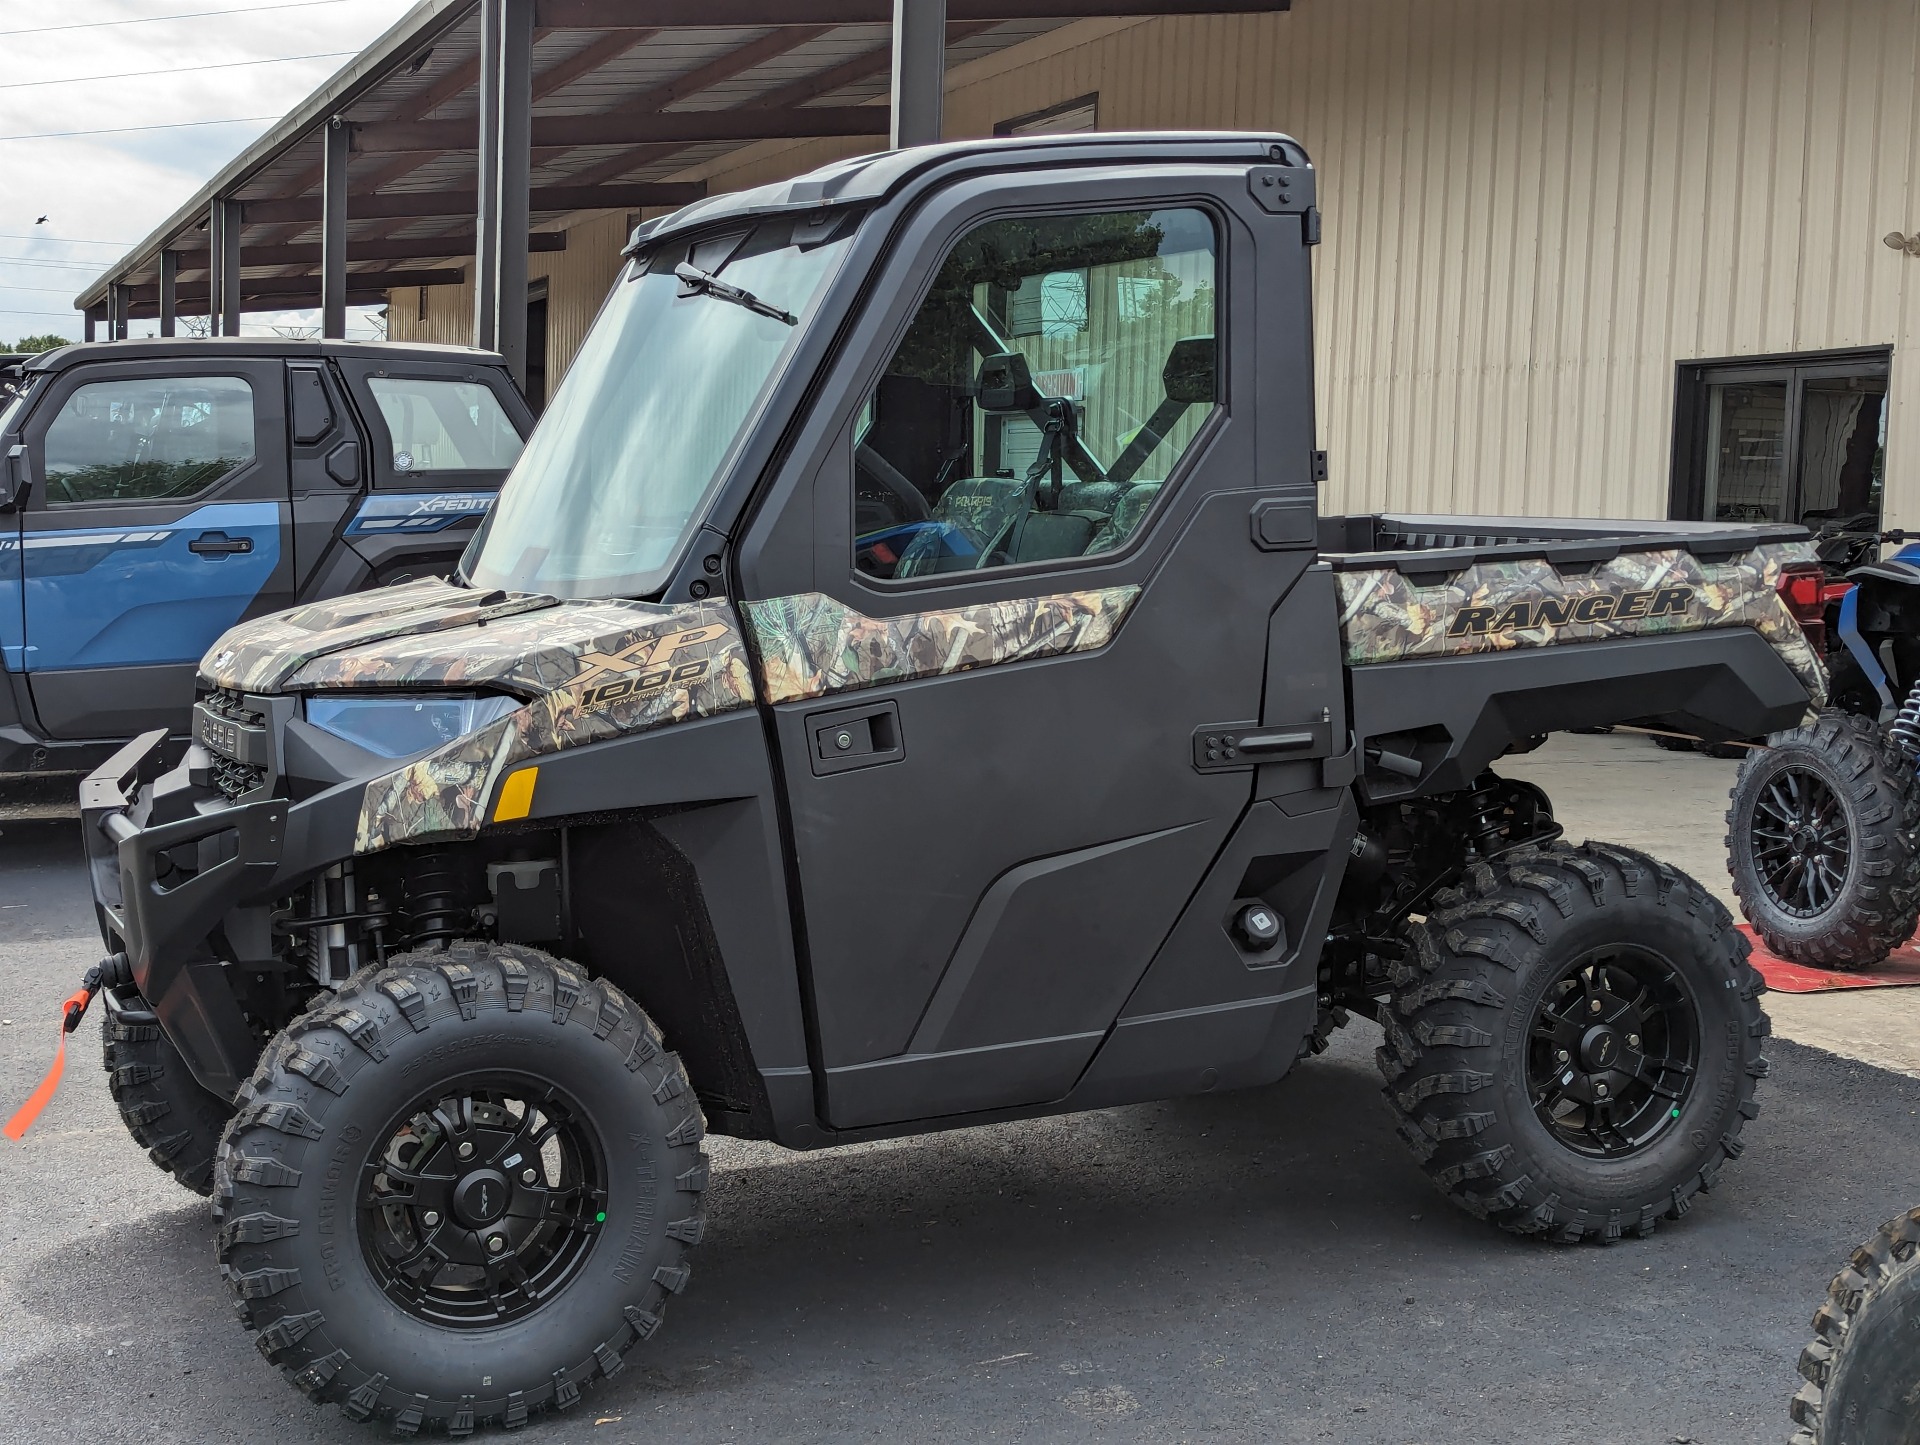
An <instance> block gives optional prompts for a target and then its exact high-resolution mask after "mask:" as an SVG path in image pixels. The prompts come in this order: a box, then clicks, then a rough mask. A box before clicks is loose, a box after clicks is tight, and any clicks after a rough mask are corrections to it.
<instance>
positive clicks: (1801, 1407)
mask: <svg viewBox="0 0 1920 1445" xmlns="http://www.w3.org/2000/svg"><path fill="white" fill-rule="evenodd" d="M1813 1329H1814V1337H1813V1342H1812V1343H1811V1344H1809V1345H1808V1346H1807V1347H1806V1349H1804V1350H1802V1351H1801V1352H1800V1374H1801V1376H1802V1377H1803V1378H1804V1379H1805V1380H1806V1382H1807V1383H1806V1384H1805V1385H1803V1386H1802V1387H1801V1389H1800V1393H1799V1394H1797V1395H1795V1396H1794V1397H1793V1419H1794V1423H1795V1424H1797V1425H1798V1426H1799V1427H1800V1428H1799V1429H1798V1430H1796V1431H1795V1432H1794V1435H1793V1445H1916V1442H1920V1414H1916V1413H1915V1411H1914V1406H1913V1401H1914V1399H1915V1398H1916V1396H1920V1355H1916V1354H1915V1352H1914V1349H1913V1339H1914V1334H1915V1331H1916V1330H1920V1209H1915V1210H1912V1211H1910V1212H1909V1213H1907V1214H1903V1215H1901V1216H1900V1217H1899V1218H1898V1219H1894V1220H1890V1221H1889V1222H1888V1223H1886V1224H1884V1225H1882V1226H1881V1227H1880V1232H1879V1233H1878V1234H1876V1235H1874V1237H1873V1238H1872V1239H1870V1240H1868V1241H1867V1242H1866V1243H1865V1244H1863V1245H1861V1246H1860V1247H1859V1248H1858V1249H1856V1250H1855V1251H1854V1252H1853V1258H1852V1259H1851V1260H1850V1261H1849V1262H1848V1264H1847V1267H1846V1268H1845V1269H1843V1270H1841V1271H1840V1273H1839V1274H1837V1275H1835V1276H1834V1280H1833V1284H1832V1285H1831V1286H1830V1287H1829V1288H1828V1290H1827V1302H1826V1303H1825V1304H1823V1305H1822V1306H1820V1309H1819V1311H1818V1312H1817V1313H1816V1314H1815V1315H1814V1317H1813Z"/></svg>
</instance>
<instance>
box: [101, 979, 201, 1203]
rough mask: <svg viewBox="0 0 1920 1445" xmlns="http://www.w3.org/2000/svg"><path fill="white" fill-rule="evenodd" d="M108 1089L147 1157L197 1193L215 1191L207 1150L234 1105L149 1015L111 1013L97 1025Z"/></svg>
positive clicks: (128, 1130)
mask: <svg viewBox="0 0 1920 1445" xmlns="http://www.w3.org/2000/svg"><path fill="white" fill-rule="evenodd" d="M100 1050H101V1064H102V1066H103V1067H104V1068H105V1069H106V1071H107V1092H108V1093H110V1094H112V1095H113V1103H114V1107H115V1108H117V1109H118V1110H119V1111H120V1121H121V1122H122V1123H123V1124H125V1125H126V1126H127V1132H128V1133H129V1134H131V1135H133V1141H134V1143H136V1144H138V1145H139V1146H140V1147H141V1148H142V1149H145V1150H146V1151H147V1158H149V1159H151V1160H152V1161H153V1162H154V1164H155V1165H156V1166H158V1167H159V1168H161V1169H164V1170H166V1171H167V1173H169V1174H171V1175H172V1176H173V1177H174V1178H175V1179H176V1180H177V1181H178V1182H179V1183H180V1184H182V1185H184V1186H185V1187H186V1188H188V1189H191V1190H192V1191H193V1192H194V1193H196V1194H211V1193H212V1192H213V1156H214V1154H215V1152H216V1151H217V1150H218V1149H219V1147H220V1132H221V1130H223V1129H225V1128H226V1127H227V1120H228V1119H230V1118H231V1117H232V1116H233V1105H231V1104H229V1103H228V1102H227V1101H226V1100H225V1099H223V1098H221V1097H220V1096H219V1095H218V1094H212V1093H209V1092H208V1091H207V1090H205V1089H203V1088H201V1087H200V1084H199V1082H198V1081H197V1080H196V1079H195V1078H194V1077H193V1075H192V1074H191V1073H190V1072H189V1071H188V1069H187V1061H186V1060H185V1059H183V1058H181V1057H180V1051H179V1050H178V1049H176V1048H174V1046H173V1045H172V1043H170V1042H169V1041H168V1039H167V1036H166V1035H165V1034H163V1033H162V1032H161V1031H160V1025H159V1024H158V1023H157V1022H154V1021H153V1019H152V1016H151V1015H141V1014H136V1013H131V1012H125V1011H117V1012H110V1013H108V1015H107V1020H106V1023H105V1024H104V1025H103V1026H102V1028H101V1032H100Z"/></svg>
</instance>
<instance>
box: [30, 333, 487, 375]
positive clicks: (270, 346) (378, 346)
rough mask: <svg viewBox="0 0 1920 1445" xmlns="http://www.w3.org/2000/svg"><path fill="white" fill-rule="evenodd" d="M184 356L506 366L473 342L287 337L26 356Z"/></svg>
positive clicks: (49, 364) (179, 339) (93, 344)
mask: <svg viewBox="0 0 1920 1445" xmlns="http://www.w3.org/2000/svg"><path fill="white" fill-rule="evenodd" d="M183 356H191V357H195V358H198V357H208V356H294V357H319V356H350V357H354V358H356V359H359V360H365V361H379V360H382V359H389V360H390V359H393V358H395V357H401V356H410V357H414V358H416V359H418V360H421V361H471V362H474V363H476V364H479V365H482V366H500V365H504V363H503V362H502V361H501V359H500V356H499V353H498V352H493V351H482V350H480V349H478V348H477V347H472V346H434V345H429V344H427V343H425V342H413V341H321V340H317V339H316V340H313V341H292V340H289V339H288V338H286V337H284V336H150V337H143V338H141V339H139V340H135V341H78V342H74V343H73V344H71V345H68V346H59V347H55V348H54V349H53V350H52V351H43V352H41V353H40V354H39V355H38V356H33V357H29V358H27V361H26V366H25V369H26V370H27V371H34V372H43V371H65V370H66V369H67V368H68V367H70V366H76V365H78V364H79V363H80V362H83V361H99V360H101V359H102V358H103V357H112V358H113V359H114V360H115V361H147V360H153V361H166V360H174V359H178V358H180V357H183Z"/></svg>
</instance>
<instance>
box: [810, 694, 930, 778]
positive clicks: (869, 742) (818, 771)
mask: <svg viewBox="0 0 1920 1445" xmlns="http://www.w3.org/2000/svg"><path fill="white" fill-rule="evenodd" d="M806 729H807V753H808V758H807V761H808V762H809V763H810V764H811V765H812V768H813V775H814V776H815V777H816V778H824V777H827V776H828V775H830V774H832V773H846V772H851V771H852V770H853V769H855V768H871V767H877V766H879V765H880V764H881V763H895V762H898V761H900V759H901V758H904V757H905V756H906V755H907V752H906V748H905V746H904V745H903V744H902V742H901V739H900V708H899V705H898V704H896V703H892V702H882V703H870V704H868V705H867V706H865V707H846V708H838V709H836V710H835V711H833V712H816V713H808V714H807V717H806Z"/></svg>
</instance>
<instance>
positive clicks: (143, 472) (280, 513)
mask: <svg viewBox="0 0 1920 1445" xmlns="http://www.w3.org/2000/svg"><path fill="white" fill-rule="evenodd" d="M284 413H285V404H284V384H283V382H282V380H281V366H280V363H279V362H278V361H277V360H275V361H271V362H252V361H248V360H246V359H242V358H223V359H220V360H217V361H215V360H209V361H207V362H204V363H193V362H171V361H170V362H168V363H166V371H165V373H164V374H156V373H155V371H154V368H153V363H150V362H149V363H146V364H144V365H142V364H139V363H123V364H114V363H104V364H101V365H98V366H88V367H82V368H79V369H77V370H75V371H73V372H71V373H68V374H67V375H65V376H63V377H61V378H60V380H59V383H58V384H57V386H56V388H55V389H54V390H53V391H51V392H50V393H49V394H48V395H47V396H46V397H44V398H43V399H42V400H41V402H40V405H39V406H37V407H36V408H35V413H34V418H33V420H32V422H31V423H30V424H29V428H28V433H27V442H28V448H29V453H30V456H31V458H32V475H33V479H34V480H33V492H32V495H31V497H30V499H29V504H28V507H27V510H26V511H25V513H24V515H23V524H22V530H21V534H20V539H19V541H20V554H19V555H20V569H21V589H22V594H23V602H24V609H23V610H24V621H25V637H24V647H23V648H22V649H21V653H22V656H21V670H22V671H24V672H25V673H26V675H27V680H28V688H29V691H30V693H31V695H32V698H33V704H34V710H35V712H36V713H38V715H39V718H40V725H41V727H42V728H43V729H44V730H45V731H46V733H47V734H48V735H49V736H51V737H55V738H62V739H85V738H117V737H125V736H128V735H130V734H132V733H136V732H139V731H141V730H143V729H145V728H149V727H176V728H177V727H180V726H182V725H183V724H184V722H185V719H186V716H187V713H188V711H189V709H190V707H191V704H192V702H193V677H194V669H195V664H196V663H198V662H199V660H200V658H201V656H202V655H203V654H204V653H205V651H206V649H207V648H208V646H210V645H211V644H212V642H213V641H214V639H215V638H217V637H218V636H219V635H220V634H221V633H222V632H223V631H225V630H226V629H227V628H228V627H231V626H232V625H233V624H234V623H236V622H238V621H240V620H241V618H242V617H244V616H247V615H250V614H253V613H257V612H261V611H269V610H272V609H273V608H276V607H280V606H284V605H286V604H287V603H289V602H290V601H291V600H292V598H291V585H292V584H291V576H292V567H291V558H290V556H289V552H290V549H289V548H288V547H287V545H286V534H287V528H288V492H287V468H286V447H285V443H284V433H285V424H284Z"/></svg>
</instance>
